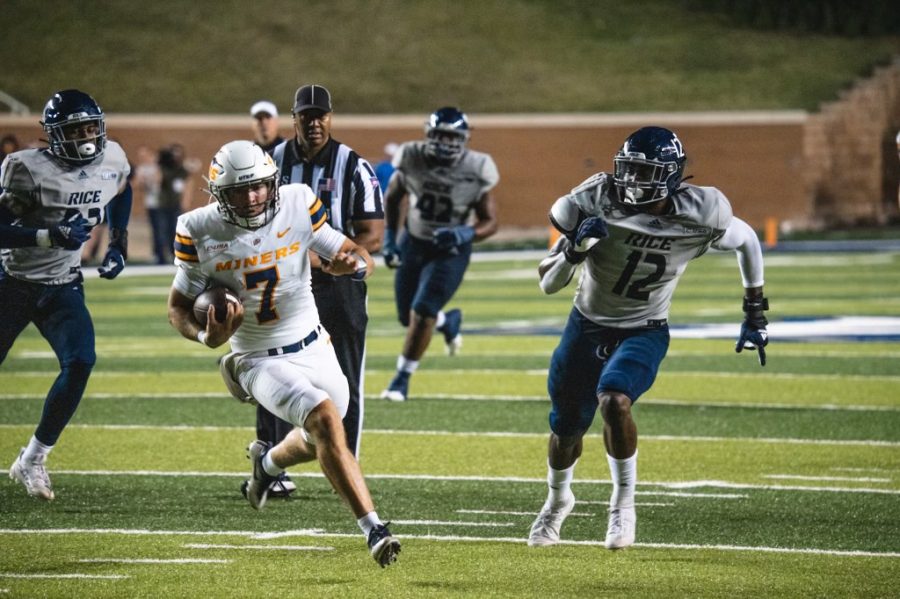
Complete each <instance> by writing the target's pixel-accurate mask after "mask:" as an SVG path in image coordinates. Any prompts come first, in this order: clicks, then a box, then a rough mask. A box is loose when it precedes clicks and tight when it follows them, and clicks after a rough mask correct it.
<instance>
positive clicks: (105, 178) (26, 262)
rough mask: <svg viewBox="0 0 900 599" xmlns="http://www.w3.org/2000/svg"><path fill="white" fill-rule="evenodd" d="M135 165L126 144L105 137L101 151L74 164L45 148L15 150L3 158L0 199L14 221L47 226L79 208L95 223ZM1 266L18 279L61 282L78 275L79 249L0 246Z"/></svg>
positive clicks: (79, 263)
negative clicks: (125, 147)
mask: <svg viewBox="0 0 900 599" xmlns="http://www.w3.org/2000/svg"><path fill="white" fill-rule="evenodd" d="M130 172H131V167H130V166H129V165H128V159H127V158H126V157H125V152H124V151H123V150H122V147H121V146H120V145H119V144H117V143H116V142H114V141H107V142H106V150H105V151H104V152H103V154H102V155H101V156H100V157H99V158H97V159H96V160H94V161H93V162H90V163H89V164H84V165H79V166H74V165H70V164H66V163H64V162H62V161H60V160H58V159H57V158H54V157H53V154H51V153H50V151H49V150H47V149H29V150H22V151H20V152H14V153H12V154H10V155H9V156H7V157H6V160H4V161H3V172H2V181H0V184H2V186H3V195H0V204H2V205H3V206H4V207H5V208H6V209H8V210H9V211H10V212H11V213H12V214H13V215H15V216H16V220H15V222H14V224H17V225H21V226H23V227H31V228H35V229H47V228H49V227H52V226H54V225H58V224H59V223H60V222H61V221H64V220H69V219H71V218H74V217H75V216H77V215H78V214H81V216H83V217H84V218H85V219H87V220H88V223H89V225H90V226H91V227H95V226H97V225H99V224H100V223H101V222H103V221H104V220H105V208H106V205H107V204H108V203H109V202H110V201H111V200H112V199H113V198H114V197H116V194H118V193H119V188H120V187H122V185H123V183H124V181H125V179H126V178H128V174H129V173H130ZM0 257H2V261H3V268H4V269H6V272H8V273H9V274H10V275H12V276H14V277H16V278H17V279H24V280H26V281H31V282H34V283H43V284H47V285H62V284H64V283H68V282H70V281H74V280H75V279H77V278H78V276H79V274H80V270H81V250H66V249H63V248H43V247H23V248H12V249H4V250H2V252H0Z"/></svg>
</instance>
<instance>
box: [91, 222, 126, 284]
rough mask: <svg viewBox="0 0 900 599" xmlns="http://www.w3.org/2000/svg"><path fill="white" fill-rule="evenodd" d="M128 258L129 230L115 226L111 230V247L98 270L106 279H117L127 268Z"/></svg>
mask: <svg viewBox="0 0 900 599" xmlns="http://www.w3.org/2000/svg"><path fill="white" fill-rule="evenodd" d="M127 258H128V231H127V230H125V229H117V228H115V227H113V228H110V230H109V247H107V248H106V255H105V256H103V262H101V263H100V268H98V269H97V272H99V273H100V277H101V278H104V279H115V278H116V277H118V276H119V273H120V272H122V271H123V270H124V269H125V260H126V259H127Z"/></svg>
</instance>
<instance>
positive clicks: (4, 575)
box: [0, 572, 131, 580]
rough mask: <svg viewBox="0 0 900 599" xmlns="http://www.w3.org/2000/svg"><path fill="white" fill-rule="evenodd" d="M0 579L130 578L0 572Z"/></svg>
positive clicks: (105, 575) (99, 575) (120, 576)
mask: <svg viewBox="0 0 900 599" xmlns="http://www.w3.org/2000/svg"><path fill="white" fill-rule="evenodd" d="M0 578H96V579H100V580H120V579H122V578H131V577H130V576H126V575H124V574H16V573H13V572H0Z"/></svg>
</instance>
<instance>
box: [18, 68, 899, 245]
mask: <svg viewBox="0 0 900 599" xmlns="http://www.w3.org/2000/svg"><path fill="white" fill-rule="evenodd" d="M425 116H426V115H406V116H367V115H344V114H340V113H337V114H335V115H334V117H333V127H332V133H333V135H334V136H335V137H336V138H337V139H339V140H341V141H343V142H345V143H348V144H349V145H350V146H352V147H353V148H355V149H356V150H357V151H358V152H359V153H360V154H361V155H363V156H364V157H365V158H367V159H369V160H370V161H371V162H372V163H373V164H374V163H375V162H378V161H379V160H381V159H382V158H383V157H384V155H383V148H384V146H385V144H386V143H388V142H402V141H406V140H410V139H421V138H422V136H423V130H422V125H423V123H424V120H425ZM469 117H470V122H471V124H472V127H473V133H472V139H471V142H470V146H471V147H472V148H474V149H477V150H482V151H485V152H489V153H490V154H492V155H493V157H494V159H495V160H496V162H497V166H498V168H499V170H500V177H501V181H500V184H499V185H498V187H497V188H496V191H495V192H494V194H495V197H496V198H497V201H498V205H499V216H500V221H501V233H499V234H498V237H500V238H506V239H510V238H516V237H523V236H535V235H542V234H544V232H546V230H547V226H548V224H547V211H548V209H549V207H550V205H551V203H552V202H553V201H554V200H555V199H556V198H557V197H559V196H560V195H563V194H565V193H566V192H568V191H569V190H570V189H571V188H572V187H574V186H576V185H577V184H578V183H580V182H581V181H582V180H584V179H585V178H587V177H588V176H590V175H591V174H593V173H595V172H597V171H601V170H605V171H610V170H611V169H612V157H613V155H614V154H615V152H616V150H617V149H618V148H619V146H620V145H621V143H622V141H623V140H624V139H625V137H627V136H628V134H629V133H631V132H632V131H634V130H635V129H637V128H639V127H642V126H644V125H651V124H655V125H661V126H665V127H668V128H670V129H673V130H674V131H676V132H677V133H678V135H679V137H680V138H681V139H682V141H683V142H684V145H685V148H686V151H687V154H688V164H687V170H686V173H687V174H688V175H694V177H695V178H694V179H692V183H695V184H698V185H710V186H715V187H718V188H719V189H721V190H722V191H723V192H724V193H725V195H726V196H728V198H729V199H730V200H731V203H732V205H733V207H734V211H735V213H736V214H737V215H739V216H740V217H741V218H743V219H744V220H746V221H747V222H749V223H750V224H751V225H752V226H753V227H754V228H755V229H757V230H763V229H764V228H765V226H766V224H767V223H768V222H777V223H779V224H780V225H781V227H782V228H783V229H789V228H791V229H807V228H818V227H831V228H835V227H841V226H847V225H853V224H862V223H865V224H872V223H886V222H891V221H895V220H897V218H898V204H897V195H896V193H897V180H898V179H900V164H898V162H897V155H896V149H895V146H894V141H893V140H894V135H895V133H896V132H897V130H898V129H900V58H898V60H896V61H895V62H894V63H893V64H891V65H890V66H888V67H883V68H881V69H879V70H878V71H876V73H875V76H874V77H873V78H871V79H869V80H865V81H861V82H860V83H859V84H857V85H856V86H854V87H853V88H852V89H850V90H848V91H847V92H845V93H844V94H843V95H842V97H841V99H840V100H839V101H837V102H834V103H830V104H827V105H824V106H823V109H822V110H821V111H820V112H817V113H815V114H811V115H810V114H807V113H805V112H802V111H780V112H719V113H659V114H644V113H640V114H637V113H636V114H615V115H601V114H567V115H555V114H544V115H540V114H538V115H481V114H470V115H469ZM39 119H40V115H31V116H0V134H5V133H13V134H15V135H16V136H17V137H18V138H19V140H20V141H21V142H23V144H28V143H32V142H37V140H39V139H41V138H42V137H43V132H42V131H41V129H40V127H39V125H38V123H37V121H38V120H39ZM107 125H108V132H109V135H110V136H111V137H112V138H113V139H115V140H117V141H118V142H119V143H121V144H122V146H123V147H124V148H125V150H126V152H127V153H128V154H129V156H131V157H134V156H135V155H136V151H137V149H138V148H139V147H140V146H142V145H143V146H147V147H149V148H151V149H153V150H156V149H158V148H160V147H162V146H165V145H169V144H171V143H174V142H179V143H181V144H183V145H184V146H185V148H186V150H187V155H188V157H191V158H195V159H198V160H199V161H200V163H201V164H202V165H203V166H202V168H201V169H200V172H198V173H197V174H195V175H194V176H193V177H192V178H191V181H190V182H189V184H188V192H187V194H186V206H185V208H186V209H190V208H193V207H197V206H201V205H203V204H205V203H206V202H207V201H208V196H207V194H206V193H205V191H204V189H205V183H204V181H203V178H202V175H203V174H205V171H206V164H208V161H209V159H210V158H211V157H212V155H213V154H214V153H215V151H216V150H217V149H218V148H219V147H220V146H221V145H222V144H223V143H225V142H227V141H230V140H233V139H242V138H243V139H246V138H249V137H251V135H252V133H251V119H250V117H249V116H234V115H126V114H111V115H108V117H107ZM281 125H282V127H281V129H282V134H283V135H286V136H290V135H291V134H292V127H291V120H290V117H288V116H283V117H282V118H281ZM135 199H136V203H135V210H134V213H133V216H132V218H133V221H134V223H135V227H134V229H135V231H134V233H133V235H134V236H135V237H136V241H137V240H139V239H146V233H145V232H144V231H142V230H141V227H142V225H143V226H144V228H146V217H145V213H144V210H143V206H142V198H141V197H140V194H137V195H136V198H135ZM140 243H141V242H138V243H136V244H133V245H134V246H135V247H134V250H133V254H134V256H135V257H136V258H141V257H143V256H146V255H149V250H147V252H146V253H143V252H142V251H141V248H142V246H141V245H140ZM147 247H149V244H147Z"/></svg>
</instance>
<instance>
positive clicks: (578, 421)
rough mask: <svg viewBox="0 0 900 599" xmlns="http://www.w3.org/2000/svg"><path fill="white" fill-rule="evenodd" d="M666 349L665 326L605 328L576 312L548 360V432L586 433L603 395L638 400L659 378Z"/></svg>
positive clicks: (667, 339) (571, 434) (667, 341)
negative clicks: (611, 394) (624, 396)
mask: <svg viewBox="0 0 900 599" xmlns="http://www.w3.org/2000/svg"><path fill="white" fill-rule="evenodd" d="M668 349H669V327H668V326H667V325H663V326H660V327H657V328H636V329H616V328H612V327H604V326H601V325H598V324H596V323H594V322H592V321H590V320H588V319H587V318H585V317H584V315H582V314H581V312H579V311H578V310H577V309H576V308H573V309H572V312H571V313H570V314H569V321H568V322H567V323H566V328H565V330H564V331H563V334H562V338H561V339H560V341H559V345H558V346H557V347H556V349H555V350H554V351H553V357H552V358H551V360H550V375H549V377H548V378H547V390H548V392H549V393H550V401H551V404H552V408H551V410H550V430H552V431H553V432H554V433H556V434H557V435H559V436H561V437H573V436H578V435H583V434H584V433H585V432H586V431H587V430H588V428H590V426H591V423H592V422H593V420H594V415H595V413H596V412H597V407H598V406H599V402H598V399H597V396H598V395H599V393H600V392H602V391H618V392H621V393H624V394H625V395H626V396H628V398H629V399H631V402H632V403H634V402H635V401H637V399H638V398H639V397H640V396H641V395H642V394H644V393H646V392H647V391H648V390H649V389H650V387H651V386H652V385H653V381H654V380H656V373H657V371H658V370H659V365H660V363H661V362H662V361H663V358H665V357H666V352H667V351H668Z"/></svg>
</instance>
